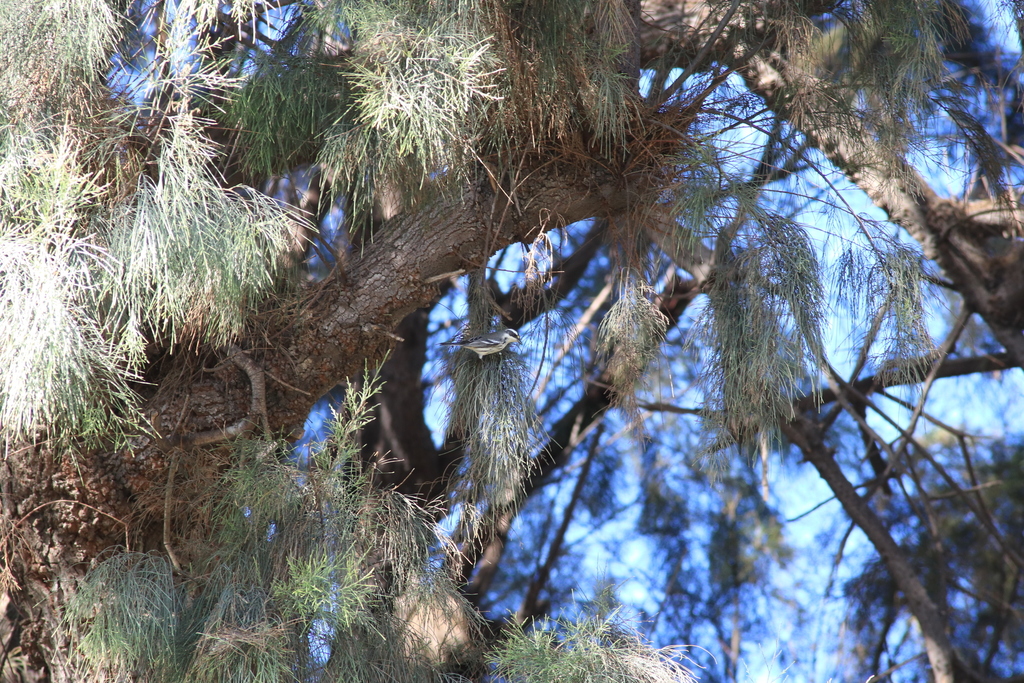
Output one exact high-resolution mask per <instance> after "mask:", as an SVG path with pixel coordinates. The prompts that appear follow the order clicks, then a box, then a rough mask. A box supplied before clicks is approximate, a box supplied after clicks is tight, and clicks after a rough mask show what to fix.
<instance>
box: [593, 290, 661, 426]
mask: <svg viewBox="0 0 1024 683" xmlns="http://www.w3.org/2000/svg"><path fill="white" fill-rule="evenodd" d="M619 290H620V291H619V298H618V299H617V300H616V301H615V303H614V304H612V307H611V309H609V310H608V312H607V313H606V314H605V316H604V318H603V319H602V320H601V326H600V327H599V328H598V332H597V351H598V353H599V354H602V355H603V356H604V357H606V358H607V359H608V360H607V373H608V376H609V378H610V379H611V383H612V387H613V388H614V389H615V391H616V395H617V397H618V401H619V402H620V405H622V406H623V407H625V408H626V409H627V410H629V409H630V405H631V404H630V401H631V400H632V397H634V396H635V394H636V390H637V388H638V387H637V383H638V382H639V381H640V380H641V378H642V377H643V375H644V372H645V371H646V370H647V366H648V365H650V364H651V362H652V361H654V359H655V358H656V357H657V355H658V348H659V347H660V345H661V342H662V340H663V339H664V337H665V330H666V329H668V318H666V317H665V315H664V314H663V313H662V312H661V311H659V310H658V307H657V306H655V305H654V303H653V302H652V301H651V299H650V297H651V296H652V295H653V293H654V290H653V288H652V287H651V286H650V285H649V284H647V283H646V282H644V281H643V280H642V279H641V278H640V277H639V275H637V274H636V273H632V272H627V273H625V274H623V276H622V281H621V283H620V285H619ZM634 417H638V416H636V415H634ZM635 424H637V425H638V426H639V425H640V424H641V422H640V420H639V419H636V420H635Z"/></svg>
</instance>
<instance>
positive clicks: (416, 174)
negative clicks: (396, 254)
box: [311, 1, 500, 224]
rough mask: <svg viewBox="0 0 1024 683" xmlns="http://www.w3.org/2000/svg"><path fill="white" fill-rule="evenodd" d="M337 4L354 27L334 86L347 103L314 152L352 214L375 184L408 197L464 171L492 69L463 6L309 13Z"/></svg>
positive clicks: (488, 96) (362, 209)
mask: <svg viewBox="0 0 1024 683" xmlns="http://www.w3.org/2000/svg"><path fill="white" fill-rule="evenodd" d="M339 12H340V15H341V18H342V20H343V21H344V22H345V23H346V25H347V27H348V29H349V30H350V31H351V32H352V34H353V35H354V36H355V47H354V51H353V55H352V57H351V58H350V59H349V60H348V63H347V65H346V66H347V70H346V86H345V88H344V90H343V91H342V92H343V93H344V95H345V96H346V101H347V103H348V108H347V110H346V112H345V114H344V116H343V117H341V118H339V119H338V120H337V121H336V122H335V123H334V124H333V125H332V126H331V127H330V128H329V129H328V130H327V131H326V133H325V136H324V145H323V151H322V155H321V158H322V161H323V162H324V164H325V165H326V166H327V168H328V169H330V170H331V172H332V173H333V174H334V175H335V176H336V177H337V178H338V180H339V181H340V182H341V183H342V184H343V187H344V188H345V191H346V194H347V196H348V197H349V201H350V202H351V204H350V207H351V208H350V211H351V212H352V213H353V214H354V216H355V218H354V219H352V220H354V221H355V222H356V223H357V224H358V222H359V220H360V217H361V216H364V215H366V213H367V212H368V211H369V210H370V209H371V208H372V203H373V200H374V196H373V193H374V192H377V193H378V197H377V199H378V200H381V199H382V197H383V196H384V195H387V196H388V197H389V201H394V200H395V199H403V198H404V199H405V200H406V201H407V200H408V199H409V198H411V197H412V196H414V195H418V194H420V193H422V192H423V191H424V190H428V189H431V190H443V189H445V188H452V187H456V186H458V184H459V183H461V182H462V181H463V180H464V179H465V177H466V175H465V174H466V171H467V163H468V162H469V161H471V160H472V159H473V156H472V153H471V152H472V148H473V144H474V143H475V141H476V138H477V137H478V136H479V135H480V134H481V129H480V126H481V123H482V119H481V109H482V107H483V105H484V104H485V103H487V102H489V101H491V100H492V99H493V98H494V97H495V96H496V93H495V92H494V89H495V87H496V84H495V75H496V74H497V73H498V72H499V71H500V69H499V67H498V65H497V64H496V63H495V61H494V55H493V54H492V52H491V49H490V45H489V43H490V41H489V40H488V39H486V38H485V37H484V36H482V35H481V34H478V33H476V32H475V31H474V30H473V26H472V25H471V22H469V21H467V20H466V15H464V14H459V13H457V12H449V11H446V9H445V8H440V7H439V8H429V7H428V6H426V5H423V4H421V3H404V2H402V3H393V2H376V1H374V2H369V1H368V2H360V3H345V4H344V5H343V6H340V7H334V6H333V5H331V6H329V7H327V8H325V9H323V10H321V11H320V12H319V13H314V15H313V17H312V19H311V21H312V22H313V23H316V21H317V20H318V18H319V17H322V16H324V15H325V14H326V15H328V16H332V17H335V16H337V15H338V13H339ZM435 174H436V175H435ZM428 176H433V178H432V179H431V180H429V181H428V180H427V178H428Z"/></svg>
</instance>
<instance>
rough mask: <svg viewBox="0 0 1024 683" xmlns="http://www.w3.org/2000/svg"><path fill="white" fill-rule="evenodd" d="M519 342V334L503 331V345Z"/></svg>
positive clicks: (513, 331) (512, 331)
mask: <svg viewBox="0 0 1024 683" xmlns="http://www.w3.org/2000/svg"><path fill="white" fill-rule="evenodd" d="M517 341H520V339H519V333H518V332H516V331H515V330H505V343H506V344H511V343H512V342H517Z"/></svg>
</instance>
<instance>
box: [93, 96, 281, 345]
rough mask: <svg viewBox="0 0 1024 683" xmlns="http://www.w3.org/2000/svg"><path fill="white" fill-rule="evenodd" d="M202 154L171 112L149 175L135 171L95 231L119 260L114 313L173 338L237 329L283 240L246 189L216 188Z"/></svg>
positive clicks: (224, 337) (270, 209) (260, 293)
mask: <svg viewBox="0 0 1024 683" xmlns="http://www.w3.org/2000/svg"><path fill="white" fill-rule="evenodd" d="M210 155H211V150H210V148H209V146H208V145H206V144H204V142H203V140H202V138H201V137H200V135H199V133H198V130H197V125H196V122H195V121H194V120H193V119H192V118H191V117H190V116H189V115H187V114H186V115H182V116H180V117H178V118H176V119H175V120H174V122H173V124H172V126H171V134H170V135H169V136H168V139H167V140H166V145H165V147H164V149H163V151H162V154H161V158H160V175H159V177H158V178H157V180H156V182H151V181H150V180H149V179H147V178H145V177H143V178H142V179H141V180H140V184H139V188H138V191H137V193H136V195H135V197H133V198H132V200H131V201H130V202H127V203H124V204H121V205H119V206H116V207H115V208H114V209H113V211H112V212H111V214H110V217H109V219H108V222H107V224H106V225H105V226H104V230H103V237H104V239H105V241H106V243H107V245H108V249H109V251H110V254H111V256H112V257H113V258H114V259H116V262H117V263H118V264H119V267H118V268H117V269H116V271H114V272H112V273H111V277H110V278H109V279H108V280H107V282H106V285H107V287H108V291H109V292H110V296H111V301H112V309H113V311H114V314H115V315H117V316H119V317H120V319H121V320H123V321H124V324H127V325H130V326H132V327H134V328H136V329H139V328H143V329H145V327H151V328H152V329H153V330H154V331H155V332H157V333H158V334H166V335H168V336H169V338H170V339H171V340H172V341H179V340H181V339H182V338H184V339H194V338H200V339H202V340H203V341H212V342H213V343H215V344H223V343H226V342H227V341H228V340H230V339H231V338H233V337H234V336H236V335H237V334H239V333H240V332H241V331H242V329H243V327H244V325H245V323H246V321H247V320H249V318H250V316H251V315H252V313H253V311H254V310H255V305H256V304H257V303H258V302H259V301H261V300H262V299H263V298H264V297H265V296H266V295H267V294H268V293H269V292H270V291H271V290H272V288H273V285H274V284H275V276H276V275H277V273H278V272H279V270H278V267H279V260H278V258H279V256H280V255H282V254H283V253H284V252H285V250H286V248H287V246H288V244H287V217H286V215H285V213H284V212H283V211H282V210H281V209H279V208H278V207H277V205H276V203H275V202H274V201H273V200H272V199H270V198H268V197H266V196H264V195H262V194H260V193H258V192H256V191H255V190H251V189H249V188H236V189H235V190H224V189H222V188H221V187H220V185H219V184H218V182H217V180H216V178H215V177H214V176H213V175H212V173H211V171H210V170H209V168H208V166H207V165H206V163H207V161H208V158H209V156H210ZM146 331H149V330H146Z"/></svg>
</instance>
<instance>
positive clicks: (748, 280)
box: [695, 216, 825, 453]
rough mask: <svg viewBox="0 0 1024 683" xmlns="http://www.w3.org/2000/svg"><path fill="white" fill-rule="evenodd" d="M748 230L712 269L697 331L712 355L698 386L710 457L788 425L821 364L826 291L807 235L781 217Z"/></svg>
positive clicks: (758, 222) (773, 218) (757, 224)
mask: <svg viewBox="0 0 1024 683" xmlns="http://www.w3.org/2000/svg"><path fill="white" fill-rule="evenodd" d="M750 227H751V231H750V232H749V234H748V235H747V239H746V240H743V243H742V245H741V244H740V243H736V246H735V247H734V248H733V249H732V250H730V252H729V253H728V254H727V255H725V256H726V258H725V259H723V262H722V263H720V264H718V266H717V267H716V270H715V277H714V283H713V285H712V286H711V288H710V289H709V291H708V301H707V307H706V309H705V311H704V313H703V315H702V316H701V319H700V320H699V321H698V325H697V328H696V330H695V332H696V335H697V336H696V337H695V338H697V339H700V341H701V342H702V343H703V344H705V345H706V348H707V349H709V354H710V357H709V358H708V360H707V363H706V366H705V367H706V368H707V370H706V372H705V374H704V376H703V378H702V382H703V386H704V391H705V396H706V398H705V411H704V421H705V427H706V429H707V430H708V432H709V434H710V436H711V439H710V441H709V443H708V444H707V446H706V450H707V451H708V452H711V453H713V452H715V451H717V450H719V449H721V448H722V447H724V446H727V445H729V444H732V443H740V444H749V443H751V442H752V440H753V438H754V436H755V435H756V434H757V433H759V432H761V431H763V430H766V429H770V428H771V427H772V425H775V424H777V423H778V421H779V420H780V419H786V418H788V417H790V416H791V413H792V398H793V397H794V396H795V395H797V392H798V390H799V389H801V386H802V383H803V382H804V380H805V379H807V378H809V377H810V378H813V377H814V376H816V374H815V373H816V371H817V369H818V367H819V365H820V363H821V361H822V358H823V344H822V336H821V326H822V322H823V320H824V313H825V310H824V289H823V287H822V285H821V273H820V267H819V264H818V259H817V256H816V254H815V251H814V248H813V246H812V244H811V242H810V239H809V237H808V235H807V233H806V232H805V231H804V230H803V228H801V227H800V226H799V225H797V224H795V223H793V222H792V221H788V220H785V219H783V218H781V217H778V216H763V218H762V219H761V220H758V221H754V222H752V224H751V225H750Z"/></svg>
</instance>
